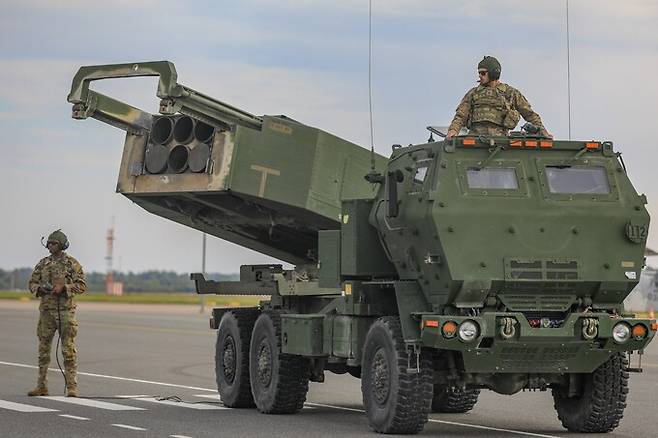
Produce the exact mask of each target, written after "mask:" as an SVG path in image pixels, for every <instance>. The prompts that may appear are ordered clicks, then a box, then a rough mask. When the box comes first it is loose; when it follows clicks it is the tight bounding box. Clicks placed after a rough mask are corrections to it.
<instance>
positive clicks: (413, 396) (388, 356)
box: [361, 316, 432, 434]
mask: <svg viewBox="0 0 658 438" xmlns="http://www.w3.org/2000/svg"><path fill="white" fill-rule="evenodd" d="M408 359H409V358H408V355H407V350H406V348H405V345H404V341H403V339H402V329H401V327H400V319H399V318H398V317H393V316H385V317H382V318H379V319H378V320H377V321H375V322H374V323H373V325H372V326H371V327H370V330H369V331H368V334H367V335H366V340H365V346H364V350H363V360H362V372H361V392H362V393H363V404H364V406H365V409H366V415H367V416H368V422H369V424H370V427H371V428H372V429H373V430H374V431H376V432H380V433H398V434H403V433H404V434H411V433H418V432H420V431H421V430H423V427H424V426H425V423H427V416H428V414H429V410H430V404H431V402H432V360H431V357H430V355H429V354H427V353H425V352H423V353H422V354H421V355H420V363H419V369H420V372H416V369H414V370H413V372H410V371H408V370H407V367H408V366H409V360H408ZM411 359H412V360H411V364H415V361H416V358H415V357H412V358H411Z"/></svg>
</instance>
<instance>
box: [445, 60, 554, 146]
mask: <svg viewBox="0 0 658 438" xmlns="http://www.w3.org/2000/svg"><path fill="white" fill-rule="evenodd" d="M500 72H501V67H500V62H498V60H497V59H496V58H494V57H493V56H485V57H484V58H483V59H482V61H480V63H479V64H478V76H479V79H478V82H479V83H480V85H478V86H477V87H475V88H472V89H470V90H469V91H468V93H466V96H464V98H463V99H462V101H461V103H460V104H459V106H458V107H457V111H456V114H455V117H454V118H453V119H452V123H450V127H449V128H448V133H447V138H451V137H454V136H455V135H458V134H459V130H460V129H461V128H462V127H466V128H468V129H469V133H470V134H479V135H486V136H494V137H504V136H506V135H507V133H508V131H509V130H510V129H514V128H515V127H516V125H517V123H519V120H520V118H521V116H523V118H524V119H525V120H526V121H527V122H530V123H532V124H533V125H535V126H536V127H538V128H539V135H541V136H543V137H551V138H552V137H553V136H552V135H551V134H550V133H549V132H548V131H547V130H546V128H545V127H544V124H543V123H542V121H541V117H539V114H537V113H536V112H534V111H533V110H532V107H531V106H530V103H529V102H528V100H527V99H526V98H525V97H523V95H522V94H521V92H520V91H519V90H517V89H516V88H514V87H511V86H509V85H507V84H503V83H502V82H500V80H499V79H500Z"/></svg>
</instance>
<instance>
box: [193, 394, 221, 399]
mask: <svg viewBox="0 0 658 438" xmlns="http://www.w3.org/2000/svg"><path fill="white" fill-rule="evenodd" d="M194 397H201V398H209V399H211V400H221V399H220V398H219V394H194Z"/></svg>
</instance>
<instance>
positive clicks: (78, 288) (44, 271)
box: [29, 253, 87, 310]
mask: <svg viewBox="0 0 658 438" xmlns="http://www.w3.org/2000/svg"><path fill="white" fill-rule="evenodd" d="M45 283H50V284H51V285H57V284H62V285H64V291H65V292H66V294H64V293H62V294H60V295H61V296H60V297H59V298H58V296H57V295H55V294H53V293H47V294H45V295H43V296H42V297H41V304H40V306H39V309H40V310H50V309H57V305H58V303H57V301H58V299H59V308H60V309H74V308H75V307H76V306H75V300H74V296H75V295H78V294H81V293H84V292H85V291H86V290H87V282H86V280H85V275H84V273H83V272H82V266H80V263H79V262H78V261H77V260H76V259H74V258H73V257H71V256H70V255H68V254H66V253H62V254H61V255H60V256H59V257H55V256H53V255H49V256H48V257H44V258H43V259H41V260H40V261H39V263H37V265H36V266H35V267H34V271H33V272H32V276H31V277H30V282H29V288H30V292H31V293H33V294H36V293H37V290H38V289H39V286H41V285H43V284H45Z"/></svg>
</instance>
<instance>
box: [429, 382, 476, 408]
mask: <svg viewBox="0 0 658 438" xmlns="http://www.w3.org/2000/svg"><path fill="white" fill-rule="evenodd" d="M479 396H480V390H479V389H461V388H456V387H450V386H447V385H434V396H433V397H432V412H448V413H455V414H463V413H464V412H468V411H470V410H471V409H473V408H474V407H475V404H476V403H477V402H478V397H479Z"/></svg>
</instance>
